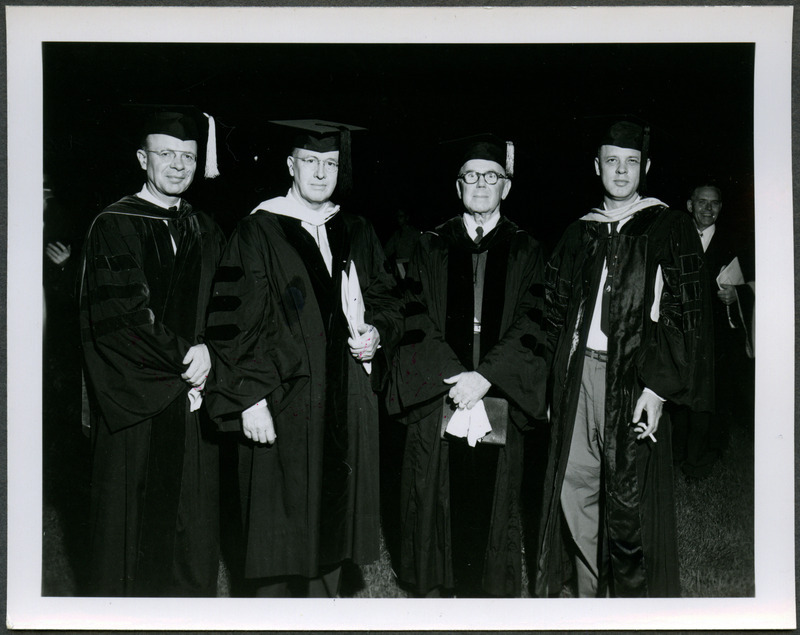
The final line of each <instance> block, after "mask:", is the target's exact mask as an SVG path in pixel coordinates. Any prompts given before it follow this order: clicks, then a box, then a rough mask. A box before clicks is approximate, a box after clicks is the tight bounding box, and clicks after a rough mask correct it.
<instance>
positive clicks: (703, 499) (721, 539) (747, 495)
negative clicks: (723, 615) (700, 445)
mask: <svg viewBox="0 0 800 635" xmlns="http://www.w3.org/2000/svg"><path fill="white" fill-rule="evenodd" d="M753 471H754V463H753V438H752V433H745V431H743V430H741V429H734V430H732V431H731V439H730V444H729V447H728V450H727V451H726V452H725V454H724V455H723V456H722V458H721V459H720V460H719V461H718V462H717V463H716V464H715V465H714V469H713V472H712V473H711V475H710V476H709V477H707V478H705V479H703V480H701V481H687V480H686V478H685V477H684V476H683V474H681V473H680V471H679V470H678V471H677V473H676V475H675V498H676V511H677V518H678V554H679V559H680V567H681V590H682V595H683V596H684V597H752V596H753V595H754V594H755V579H754V576H755V573H754V563H755V559H754V530H753V522H754V510H753V505H754V479H753Z"/></svg>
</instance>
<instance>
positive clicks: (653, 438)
mask: <svg viewBox="0 0 800 635" xmlns="http://www.w3.org/2000/svg"><path fill="white" fill-rule="evenodd" d="M647 436H648V437H650V440H651V441H652V442H653V443H658V441H656V438H655V436H653V433H652V432H651V433H650V434H648V435H647Z"/></svg>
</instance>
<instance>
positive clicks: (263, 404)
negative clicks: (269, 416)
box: [242, 399, 267, 414]
mask: <svg viewBox="0 0 800 635" xmlns="http://www.w3.org/2000/svg"><path fill="white" fill-rule="evenodd" d="M266 407H267V400H266V399H262V400H261V401H259V402H257V403H254V404H253V405H252V406H250V407H249V408H245V409H244V410H243V411H242V414H244V413H245V412H252V411H253V410H258V409H259V408H266Z"/></svg>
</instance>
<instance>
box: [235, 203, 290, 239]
mask: <svg viewBox="0 0 800 635" xmlns="http://www.w3.org/2000/svg"><path fill="white" fill-rule="evenodd" d="M234 233H235V234H239V235H240V236H248V237H251V238H252V237H253V236H256V235H258V236H260V237H261V238H262V239H267V238H269V237H270V236H274V235H283V230H282V229H281V225H280V222H279V217H278V216H277V215H275V214H273V213H271V212H268V211H267V210H265V209H256V210H254V211H253V212H251V213H250V214H248V215H247V216H244V217H243V218H240V219H239V221H238V222H237V223H236V229H235V230H234Z"/></svg>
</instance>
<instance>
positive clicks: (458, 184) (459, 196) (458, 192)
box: [456, 179, 464, 200]
mask: <svg viewBox="0 0 800 635" xmlns="http://www.w3.org/2000/svg"><path fill="white" fill-rule="evenodd" d="M456 194H458V199H459V200H464V198H463V196H462V194H461V181H459V180H458V179H456Z"/></svg>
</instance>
